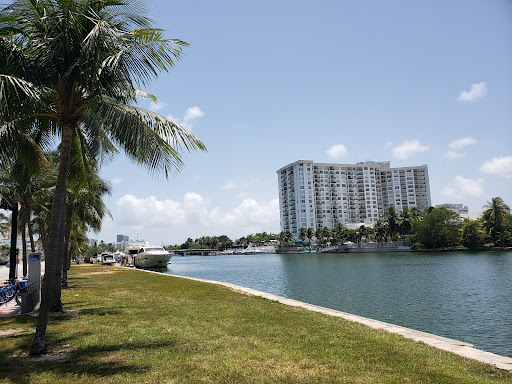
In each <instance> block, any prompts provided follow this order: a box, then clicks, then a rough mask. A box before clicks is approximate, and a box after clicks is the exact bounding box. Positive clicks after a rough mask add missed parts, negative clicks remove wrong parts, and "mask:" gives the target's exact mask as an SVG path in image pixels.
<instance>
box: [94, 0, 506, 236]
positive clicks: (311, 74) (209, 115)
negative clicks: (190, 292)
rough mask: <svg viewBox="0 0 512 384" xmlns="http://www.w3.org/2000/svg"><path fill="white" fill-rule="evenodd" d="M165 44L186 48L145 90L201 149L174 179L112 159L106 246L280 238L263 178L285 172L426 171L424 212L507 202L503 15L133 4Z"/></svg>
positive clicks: (303, 4)
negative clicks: (356, 167) (362, 167)
mask: <svg viewBox="0 0 512 384" xmlns="http://www.w3.org/2000/svg"><path fill="white" fill-rule="evenodd" d="M148 4H149V6H150V8H151V14H150V16H151V17H152V18H153V19H154V20H155V22H156V23H155V24H156V26H158V27H159V28H162V29H164V30H166V32H165V36H166V37H169V38H179V39H182V40H184V41H187V42H188V43H190V44H191V46H190V47H189V48H187V49H186V52H185V53H186V56H185V57H184V59H183V60H182V61H181V62H180V63H179V64H178V65H177V66H176V68H175V69H174V70H173V71H172V72H170V73H168V74H162V75H160V76H159V78H158V79H157V80H156V81H154V82H152V83H151V84H150V85H149V86H148V87H147V88H146V89H147V90H148V91H150V92H151V93H153V94H155V95H156V96H157V97H158V100H159V102H158V104H154V103H150V102H147V101H141V103H140V105H141V106H144V107H147V108H150V109H153V110H157V111H158V112H159V113H161V114H162V115H165V116H173V117H174V118H175V119H176V120H177V121H178V122H179V123H181V124H183V125H184V126H186V127H188V128H189V129H191V130H192V132H194V134H196V135H197V136H198V137H199V138H200V139H201V140H202V141H203V142H204V143H205V145H206V146H207V148H208V152H193V153H190V154H188V153H187V154H185V155H184V161H185V167H184V168H183V170H182V171H181V173H180V174H178V175H177V176H175V177H171V178H170V179H169V181H165V179H164V178H163V177H158V176H157V177H155V176H150V175H149V174H148V172H147V170H146V169H144V168H141V167H139V166H137V165H135V164H132V163H130V162H129V161H127V160H126V159H125V158H124V157H123V156H118V157H117V158H116V159H115V160H114V161H113V162H112V163H110V164H108V165H106V166H104V167H103V168H102V170H101V175H102V177H104V178H106V179H109V180H111V181H112V184H113V194H112V195H111V196H109V197H107V198H106V199H105V202H106V203H107V205H108V207H109V209H110V211H111V213H112V215H113V220H110V219H107V220H105V222H104V225H103V229H102V231H101V232H100V233H98V234H91V237H93V238H98V239H103V240H105V241H106V242H111V241H115V236H116V234H125V235H128V236H130V237H136V236H137V235H139V237H144V238H146V239H148V240H149V241H150V242H152V243H155V244H161V243H164V244H176V243H178V244H179V243H182V242H184V241H185V240H186V239H187V237H192V238H197V237H199V236H202V235H207V236H213V235H222V234H225V235H228V236H229V237H230V238H232V239H235V238H237V237H240V236H243V235H246V234H250V233H256V232H261V231H267V232H275V233H277V232H279V231H280V224H279V205H278V187H277V174H276V170H277V169H279V168H281V167H282V166H284V165H286V164H289V163H291V162H294V161H296V160H299V159H306V160H313V161H315V162H339V163H354V162H359V161H364V160H373V161H385V160H390V161H391V165H392V166H408V165H420V164H428V166H429V173H430V188H431V195H432V203H433V204H441V203H464V204H466V205H468V206H469V210H470V212H480V211H481V208H482V206H483V205H484V204H485V203H486V202H487V201H488V200H490V199H491V197H494V196H500V197H502V198H503V199H504V200H505V202H507V203H508V204H509V205H512V133H511V125H512V108H511V105H512V71H511V68H512V2H510V1H507V0H491V1H485V0H481V1H473V0H463V1H457V0H451V1H440V0H439V1H438V0H433V1H411V0H407V1H405V0H404V1H397V0H390V1H386V2H382V1H366V0H363V1H317V2H311V1H297V0H295V1H291V0H281V1H268V0H261V1H240V0H238V1H234V0H232V1H224V0H217V1H206V0H188V1H181V2H170V1H166V0H153V1H148Z"/></svg>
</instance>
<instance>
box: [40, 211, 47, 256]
mask: <svg viewBox="0 0 512 384" xmlns="http://www.w3.org/2000/svg"><path fill="white" fill-rule="evenodd" d="M44 226H45V223H44V222H43V220H42V219H39V236H40V237H41V242H42V243H43V252H44V254H45V255H46V250H47V249H48V241H47V238H46V230H45V229H44Z"/></svg>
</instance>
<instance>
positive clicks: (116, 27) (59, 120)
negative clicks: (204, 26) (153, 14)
mask: <svg viewBox="0 0 512 384" xmlns="http://www.w3.org/2000/svg"><path fill="white" fill-rule="evenodd" d="M141 4H142V2H141V1H136V0H104V1H97V0H59V1H56V0H38V1H24V0H15V1H13V2H12V4H11V5H9V6H7V7H6V8H4V9H3V10H2V11H1V12H0V25H2V28H0V72H1V73H0V90H1V92H0V123H1V128H2V129H0V132H1V133H0V156H5V153H7V152H9V146H12V145H13V144H12V143H13V142H15V138H16V137H17V136H18V134H19V133H23V132H24V130H26V129H27V128H26V127H27V125H28V126H30V127H36V128H37V129H38V130H39V131H41V132H45V133H51V134H56V135H57V136H60V138H61V143H60V155H59V156H60V157H59V173H58V177H57V182H56V186H55V192H54V197H53V201H52V206H51V212H50V225H49V237H48V245H47V247H48V249H47V253H46V271H45V279H44V282H43V288H42V299H41V305H40V309H39V316H38V321H37V328H36V334H35V337H34V341H33V344H32V348H31V351H30V354H31V355H38V354H41V353H44V352H45V351H46V350H47V344H46V337H45V334H46V326H47V323H48V314H49V305H50V302H51V297H52V295H53V296H55V294H56V291H58V289H59V287H58V286H59V285H60V270H59V269H58V268H56V267H57V258H58V257H59V250H60V249H61V244H62V241H63V238H64V224H65V208H66V193H67V189H66V188H67V187H66V184H67V177H68V170H69V164H70V153H71V141H72V137H73V132H74V131H75V130H77V129H83V130H84V132H85V133H86V135H87V137H97V138H99V137H101V138H102V140H103V141H104V142H109V143H110V142H113V143H115V144H116V145H117V147H119V148H121V149H123V150H124V151H125V153H126V154H127V156H128V157H129V158H131V159H132V160H133V161H135V162H136V163H139V164H145V165H147V166H148V168H149V170H150V171H153V172H156V171H159V172H162V173H163V174H165V175H166V177H167V176H168V175H169V174H170V173H175V172H177V171H179V170H180V169H181V167H182V165H183V163H182V159H181V156H180V151H181V150H183V149H185V150H189V151H190V150H197V149H201V150H205V149H206V148H205V147H204V145H203V144H202V143H201V141H200V140H199V139H197V137H195V136H194V135H193V134H192V133H190V132H189V131H187V130H186V129H184V128H183V127H181V126H179V125H177V124H175V123H174V122H172V121H171V120H169V119H168V118H165V117H163V116H160V115H158V114H155V113H153V112H150V111H146V110H144V109H141V108H138V107H136V106H135V105H134V104H135V103H136V102H137V98H138V97H140V96H141V95H144V96H146V97H150V98H153V99H154V100H156V98H155V97H154V96H152V95H149V94H147V93H145V92H143V91H141V90H139V88H138V87H139V85H143V86H144V85H146V84H147V83H148V82H149V81H150V80H152V79H154V78H155V77H156V76H157V75H158V73H159V72H160V71H168V70H169V69H171V68H172V67H173V66H174V65H175V61H176V60H179V59H180V58H181V57H182V47H185V46H187V45H188V44H187V43H185V42H183V41H181V40H175V39H174V40H168V39H164V38H163V36H162V31H161V30H158V29H156V28H153V26H152V21H151V20H149V19H148V18H147V17H146V16H145V15H144V10H143V9H142V8H141Z"/></svg>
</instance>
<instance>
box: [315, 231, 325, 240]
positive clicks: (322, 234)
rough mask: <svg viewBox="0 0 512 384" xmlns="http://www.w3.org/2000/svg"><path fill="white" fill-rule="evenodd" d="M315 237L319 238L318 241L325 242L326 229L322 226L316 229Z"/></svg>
mask: <svg viewBox="0 0 512 384" xmlns="http://www.w3.org/2000/svg"><path fill="white" fill-rule="evenodd" d="M315 237H316V238H317V239H318V242H319V243H320V244H323V242H324V229H323V228H321V227H318V228H317V229H316V231H315Z"/></svg>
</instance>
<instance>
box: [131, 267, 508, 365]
mask: <svg viewBox="0 0 512 384" xmlns="http://www.w3.org/2000/svg"><path fill="white" fill-rule="evenodd" d="M138 271H144V272H149V273H158V274H159V275H162V276H173V277H178V278H184V279H189V280H195V281H203V282H206V283H213V284H217V285H223V286H225V287H229V288H231V289H234V290H236V291H241V292H244V293H247V294H250V295H253V296H260V297H263V298H265V299H269V300H273V301H278V302H280V303H282V304H285V305H289V306H292V307H300V308H305V309H308V310H310V311H315V312H320V313H324V314H327V315H330V316H336V317H341V318H344V319H347V320H350V321H355V322H357V323H361V324H364V325H367V326H369V327H372V328H375V329H383V330H386V331H388V332H391V333H396V334H399V335H402V336H403V337H406V338H408V339H413V340H415V341H420V342H423V343H425V344H428V345H430V346H432V347H436V348H439V349H442V350H445V351H448V352H451V353H455V354H456V355H459V356H462V357H464V358H467V359H472V360H477V361H479V362H481V363H485V364H490V365H493V366H495V367H496V368H499V369H502V370H504V371H508V372H512V358H510V357H506V356H500V355H496V354H494V353H490V352H486V351H482V350H480V349H476V348H475V347H474V345H472V344H468V343H464V342H462V341H457V340H453V339H448V338H446V337H441V336H436V335H432V334H430V333H426V332H421V331H416V330H414V329H410V328H405V327H402V326H399V325H394V324H390V323H385V322H383V321H379V320H373V319H368V318H366V317H362V316H357V315H352V314H351V313H346V312H341V311H336V310H334V309H329V308H324V307H319V306H317V305H313V304H308V303H304V302H302V301H297V300H292V299H287V298H286V297H281V296H276V295H273V294H271V293H266V292H261V291H256V290H254V289H251V288H245V287H241V286H239V285H235V284H230V283H223V282H220V281H212V280H204V279H196V278H192V277H184V276H177V275H167V274H162V273H160V272H154V271H146V270H141V269H138Z"/></svg>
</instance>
